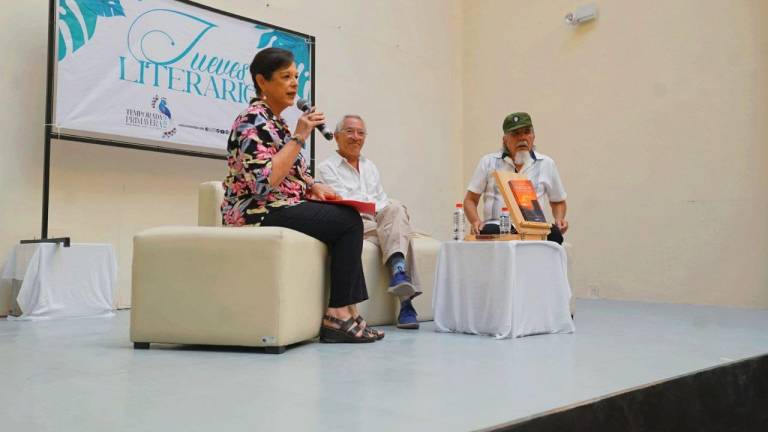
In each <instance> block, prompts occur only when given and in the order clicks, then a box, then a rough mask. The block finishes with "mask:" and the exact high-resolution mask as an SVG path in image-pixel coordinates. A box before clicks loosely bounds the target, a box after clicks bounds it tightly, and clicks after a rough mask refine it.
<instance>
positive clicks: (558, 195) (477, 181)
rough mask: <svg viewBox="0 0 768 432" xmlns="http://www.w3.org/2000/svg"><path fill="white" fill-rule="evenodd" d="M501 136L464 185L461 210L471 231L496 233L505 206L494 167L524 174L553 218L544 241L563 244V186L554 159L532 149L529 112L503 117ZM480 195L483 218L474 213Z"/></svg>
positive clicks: (533, 137) (531, 126)
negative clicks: (496, 147) (495, 149)
mask: <svg viewBox="0 0 768 432" xmlns="http://www.w3.org/2000/svg"><path fill="white" fill-rule="evenodd" d="M502 130H503V131H504V135H503V137H502V147H501V151H500V152H496V153H491V154H488V155H485V156H483V158H482V159H480V162H479V163H478V164H477V168H475V173H474V174H473V175H472V178H471V179H470V181H469V186H467V194H466V196H465V197H464V210H465V212H466V214H467V219H468V220H469V224H470V229H471V231H472V234H498V233H499V215H500V214H501V209H502V207H505V205H506V204H504V199H503V197H502V195H501V192H500V191H499V188H498V187H497V186H496V182H495V181H494V179H493V177H492V176H493V172H494V171H496V170H501V171H512V172H516V173H521V174H525V175H526V176H528V178H529V179H531V182H532V183H533V187H534V188H535V189H536V196H537V197H538V200H539V202H544V201H543V200H544V198H546V199H547V201H549V205H550V208H551V209H552V216H553V218H554V219H555V220H554V224H552V229H551V231H550V233H549V236H547V240H549V241H553V242H556V243H560V244H562V243H563V234H565V232H566V231H567V230H568V220H567V219H566V218H565V212H566V210H567V206H566V203H565V197H566V193H565V188H564V187H563V182H562V181H561V180H560V174H559V172H558V171H557V166H556V165H555V161H553V160H552V158H550V157H549V156H545V155H543V154H541V153H539V152H537V151H535V146H534V145H533V142H534V140H535V139H536V134H535V133H534V131H533V122H532V121H531V116H530V115H529V114H528V113H524V112H516V113H512V114H509V115H508V116H507V117H506V118H504V122H503V124H502ZM481 196H482V197H483V203H484V206H483V207H484V208H483V217H484V218H483V219H482V220H481V219H480V215H479V214H478V213H477V206H478V204H479V202H480V197H481Z"/></svg>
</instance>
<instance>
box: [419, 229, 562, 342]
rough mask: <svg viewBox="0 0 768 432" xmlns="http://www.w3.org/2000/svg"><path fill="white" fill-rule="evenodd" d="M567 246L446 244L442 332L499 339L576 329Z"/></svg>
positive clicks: (441, 267)
mask: <svg viewBox="0 0 768 432" xmlns="http://www.w3.org/2000/svg"><path fill="white" fill-rule="evenodd" d="M566 267H567V261H566V255H565V250H564V249H563V248H562V247H561V246H560V245H558V244H556V243H553V242H548V241H471V242H456V241H451V242H445V243H443V245H442V247H441V249H440V255H439V257H438V264H437V270H436V275H435V289H434V291H435V292H434V297H433V306H434V313H435V324H436V327H437V330H438V331H444V332H462V333H473V334H485V335H491V336H495V337H497V338H510V337H515V338H516V337H521V336H526V335H532V334H542V333H572V332H573V331H574V330H575V327H574V324H573V319H572V318H571V314H570V299H571V288H570V285H569V284H568V275H567V268H566Z"/></svg>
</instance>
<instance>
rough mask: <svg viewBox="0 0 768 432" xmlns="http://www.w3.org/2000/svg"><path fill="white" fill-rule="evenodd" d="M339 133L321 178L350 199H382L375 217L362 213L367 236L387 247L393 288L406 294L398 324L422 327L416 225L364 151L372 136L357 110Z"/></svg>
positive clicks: (319, 173)
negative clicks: (415, 300) (391, 196)
mask: <svg viewBox="0 0 768 432" xmlns="http://www.w3.org/2000/svg"><path fill="white" fill-rule="evenodd" d="M333 136H334V138H335V139H336V143H337V144H338V149H337V150H336V153H334V154H333V155H332V156H331V157H329V158H328V159H326V160H324V161H323V162H322V163H320V165H319V166H318V169H317V176H316V177H317V178H318V179H319V180H320V181H322V182H324V183H326V184H328V186H330V187H332V188H333V190H335V191H336V193H337V194H339V195H341V196H342V197H343V198H344V199H350V200H357V201H367V202H373V203H375V204H376V215H375V216H371V215H367V214H361V215H360V216H361V217H362V218H363V230H364V232H365V239H366V240H370V241H372V242H374V243H376V244H377V245H378V246H379V247H380V248H381V253H382V259H383V262H384V264H385V265H386V266H387V267H389V269H390V272H391V279H390V283H389V285H390V286H389V289H388V291H389V292H390V293H391V294H393V295H396V296H398V297H399V298H400V315H399V316H398V319H397V327H398V328H402V329H418V328H419V321H418V318H417V314H416V310H415V309H414V307H413V303H411V299H413V298H414V297H416V296H417V295H419V294H421V289H420V288H419V287H418V278H417V277H416V272H415V267H414V257H413V247H412V244H411V237H412V236H413V229H412V228H411V224H410V219H409V216H408V211H407V209H406V208H405V206H403V205H402V204H401V203H399V202H397V201H394V200H390V199H389V198H388V197H387V194H386V193H385V192H384V188H383V186H382V185H381V179H380V177H379V170H378V169H377V168H376V165H374V164H373V162H372V161H371V160H369V159H368V158H366V157H365V156H363V155H362V154H361V151H362V149H363V145H364V144H365V138H366V137H367V131H366V128H365V122H364V121H363V119H362V118H361V117H360V116H358V115H354V114H348V115H345V116H344V117H343V118H342V119H341V121H339V123H338V125H336V132H335V133H334V135H333Z"/></svg>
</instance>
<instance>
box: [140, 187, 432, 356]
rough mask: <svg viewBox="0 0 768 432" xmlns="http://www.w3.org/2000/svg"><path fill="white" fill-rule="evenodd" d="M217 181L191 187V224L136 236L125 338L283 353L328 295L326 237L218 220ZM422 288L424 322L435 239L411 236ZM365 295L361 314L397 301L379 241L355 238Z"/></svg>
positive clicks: (383, 310) (309, 329)
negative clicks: (194, 194) (195, 194)
mask: <svg viewBox="0 0 768 432" xmlns="http://www.w3.org/2000/svg"><path fill="white" fill-rule="evenodd" d="M222 198H223V189H222V187H221V182H206V183H202V184H201V185H200V188H199V202H198V225H199V226H197V227H194V226H186V227H182V226H177V227H159V228H152V229H149V230H146V231H143V232H141V233H139V234H137V235H136V236H135V237H134V251H133V287H132V306H131V308H132V312H131V340H132V341H133V342H134V346H135V347H136V348H148V347H149V344H150V343H183V344H206V345H242V346H257V347H266V348H267V351H268V352H274V353H280V352H283V351H284V349H285V346H286V345H290V344H294V343H297V342H301V341H304V340H307V339H312V338H314V337H315V336H317V334H318V330H319V328H320V323H321V317H322V313H323V310H324V308H325V305H326V303H327V296H328V285H329V277H328V274H327V269H328V263H327V260H328V256H327V251H326V247H325V245H324V244H323V243H322V242H320V241H319V240H316V239H314V238H312V237H309V236H307V235H305V234H302V233H299V232H297V231H294V230H290V229H286V228H277V227H249V228H227V227H221V216H220V212H219V205H220V203H221V201H222ZM414 249H415V255H416V265H417V266H418V267H419V274H420V276H421V279H422V281H421V282H422V290H423V291H424V293H423V294H422V295H421V296H419V297H417V298H416V299H415V300H414V306H415V307H416V310H417V311H418V313H419V319H420V320H431V319H432V317H433V313H432V287H433V283H434V273H435V266H436V261H437V254H438V251H439V249H440V242H438V241H437V240H434V239H432V238H430V237H418V238H415V239H414ZM362 259H363V271H364V273H365V280H366V284H367V286H368V295H369V297H370V298H369V300H368V301H366V302H364V303H363V304H361V305H360V311H361V314H362V315H363V316H364V317H365V318H366V320H367V321H368V322H369V323H370V324H372V325H382V324H392V323H394V322H395V320H396V318H397V314H398V312H399V310H398V306H399V303H398V301H397V299H396V298H395V297H393V296H392V295H390V294H388V293H387V287H388V285H389V271H388V269H386V268H385V267H384V266H383V265H382V263H381V252H380V251H379V248H378V247H377V246H376V245H374V244H373V243H370V242H365V243H364V245H363V256H362Z"/></svg>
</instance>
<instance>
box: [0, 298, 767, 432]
mask: <svg viewBox="0 0 768 432" xmlns="http://www.w3.org/2000/svg"><path fill="white" fill-rule="evenodd" d="M129 314H130V312H129V311H121V312H119V313H118V314H117V316H116V317H114V318H99V319H79V320H60V321H47V322H9V321H4V320H3V321H0V377H1V381H0V384H1V387H0V388H1V389H2V390H0V425H2V430H6V431H56V432H64V431H78V432H82V431H108V430H115V431H163V430H168V431H184V432H193V431H204V432H212V431H313V430H321V431H443V430H444V431H468V430H525V431H534V430H560V431H566V430H616V431H620V430H678V431H679V430H734V431H735V430H739V431H741V430H768V429H763V428H762V427H764V426H765V425H766V423H762V422H764V421H765V416H766V414H765V413H762V414H760V413H759V412H757V411H755V410H754V409H751V408H750V407H751V405H754V404H757V406H758V407H759V408H760V412H762V411H766V409H765V408H766V407H767V406H768V405H766V392H767V391H768V385H767V384H766V380H767V379H768V378H766V377H768V373H767V372H768V371H767V370H766V361H765V359H766V357H765V355H766V353H768V310H748V309H733V308H718V307H705V306H687V305H670V304H653V303H640V302H620V301H608V300H579V301H577V307H576V333H574V334H571V335H541V336H531V337H525V338H521V339H507V340H494V339H493V338H491V337H486V336H473V335H464V334H445V333H436V332H435V331H434V325H433V324H432V323H423V324H422V327H421V330H418V331H408V330H397V329H395V328H392V327H383V329H384V330H386V331H387V336H386V338H385V339H384V340H383V341H380V342H376V343H374V344H366V345H326V344H319V343H305V344H301V345H299V346H294V347H292V348H289V349H288V350H287V351H286V352H285V353H284V354H281V355H272V354H265V353H263V352H262V351H261V350H258V349H245V348H232V347H229V348H222V347H199V346H195V347H189V346H163V345H152V347H151V349H150V350H136V351H134V349H133V348H132V344H131V342H130V341H129V339H128V330H129V318H130V316H129ZM744 360H746V361H744ZM707 401H709V402H710V403H709V405H708V404H707ZM729 404H734V405H738V406H729ZM718 410H720V411H723V410H725V411H726V412H731V413H735V414H734V415H737V416H738V417H739V418H741V419H742V420H741V421H742V423H741V424H739V425H735V424H733V423H734V421H737V420H734V419H731V420H729V419H727V418H725V419H724V420H722V421H724V422H726V423H724V424H723V425H718V424H717V423H714V422H716V421H717V420H712V419H711V417H713V416H720V418H724V417H723V416H722V415H721V414H718V412H719V411H718ZM739 410H741V411H739ZM686 413H687V414H686ZM756 416H757V417H756ZM761 416H762V417H761ZM726 417H727V415H726ZM697 419H698V420H700V421H701V422H703V423H706V424H703V425H696V424H695V423H694V422H695V421H698V420H697ZM654 422H657V423H654ZM658 422H661V423H658ZM654 425H655V426H654ZM659 425H664V427H660V426H659ZM713 427H719V429H713ZM753 427H754V428H753Z"/></svg>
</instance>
